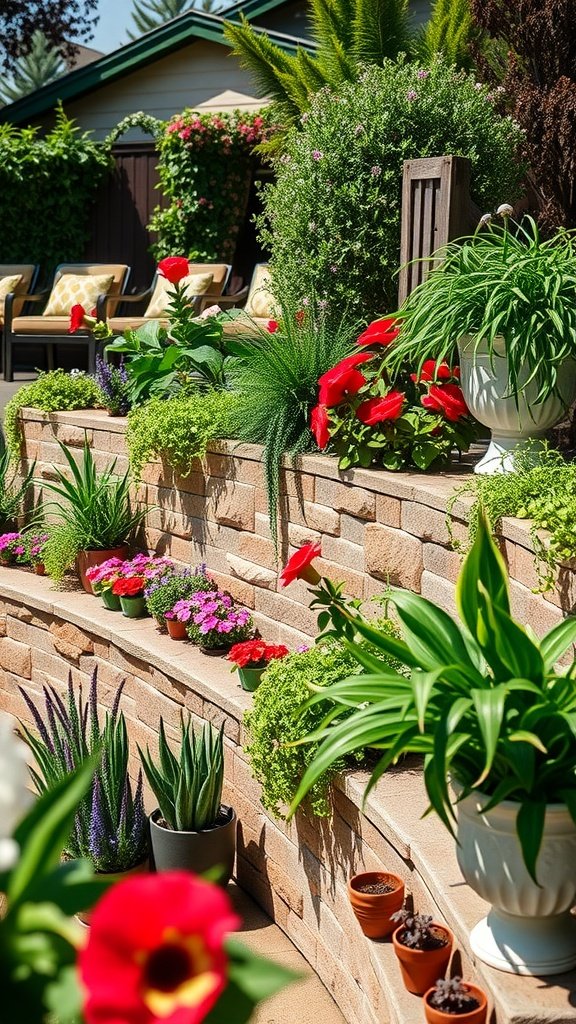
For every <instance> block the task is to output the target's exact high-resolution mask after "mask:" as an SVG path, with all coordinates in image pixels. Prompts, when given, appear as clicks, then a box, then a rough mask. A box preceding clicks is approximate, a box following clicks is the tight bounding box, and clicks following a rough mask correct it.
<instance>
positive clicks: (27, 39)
mask: <svg viewBox="0 0 576 1024" xmlns="http://www.w3.org/2000/svg"><path fill="white" fill-rule="evenodd" d="M97 7H98V0H1V2H0V64H2V65H3V66H4V68H5V69H12V68H14V66H15V61H16V60H17V59H18V58H19V57H22V56H25V55H26V54H28V53H30V50H31V49H32V40H33V36H34V33H35V32H36V31H38V32H41V33H42V35H43V36H44V38H45V39H46V42H47V43H48V44H49V45H50V46H53V47H54V48H55V49H56V50H57V51H58V53H59V54H60V56H61V57H64V58H72V57H73V56H74V53H75V48H74V43H73V42H71V40H73V39H75V40H77V41H78V42H84V41H87V40H89V39H91V38H92V35H93V34H94V26H95V24H96V21H97V20H98V19H97V17H96V10H97Z"/></svg>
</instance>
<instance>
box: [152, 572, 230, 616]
mask: <svg viewBox="0 0 576 1024" xmlns="http://www.w3.org/2000/svg"><path fill="white" fill-rule="evenodd" d="M203 568H204V567H203V566H197V567H196V569H177V570H175V571H174V572H170V571H168V572H167V573H166V575H165V576H161V577H160V579H154V580H151V582H150V583H149V584H148V586H147V587H146V590H145V592H144V596H145V597H146V609H147V611H148V613H149V614H150V615H152V617H153V618H155V619H162V618H163V617H164V616H165V615H166V612H170V611H172V609H173V607H174V605H175V604H176V602H177V601H181V600H182V599H183V598H186V597H190V595H191V594H198V593H199V592H200V591H209V590H217V586H216V583H215V582H214V580H213V579H211V578H210V576H208V575H207V574H206V573H205V572H203V571H202V570H203Z"/></svg>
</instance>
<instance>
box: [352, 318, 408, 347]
mask: <svg viewBox="0 0 576 1024" xmlns="http://www.w3.org/2000/svg"><path fill="white" fill-rule="evenodd" d="M397 323H398V321H397V320H396V319H395V317H393V316H389V317H385V318H384V319H383V320H374V322H373V323H371V324H370V325H369V326H368V327H367V328H366V330H365V331H363V333H362V334H361V335H360V337H359V338H357V339H356V344H357V345H391V344H392V342H393V341H394V340H395V339H396V338H397V337H398V335H399V334H400V328H399V327H396V324H397Z"/></svg>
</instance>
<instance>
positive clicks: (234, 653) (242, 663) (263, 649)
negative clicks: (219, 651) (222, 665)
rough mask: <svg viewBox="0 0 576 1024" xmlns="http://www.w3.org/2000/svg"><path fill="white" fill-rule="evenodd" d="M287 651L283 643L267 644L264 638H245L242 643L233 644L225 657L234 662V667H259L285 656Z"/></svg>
mask: <svg viewBox="0 0 576 1024" xmlns="http://www.w3.org/2000/svg"><path fill="white" fill-rule="evenodd" d="M289 653H290V652H289V650H288V648H287V647H285V646H284V644H267V643H266V641H265V640H246V641H245V642H244V643H241V644H234V646H233V647H231V648H230V651H229V653H228V655H227V657H228V661H233V662H234V665H235V667H236V668H246V667H247V666H248V665H250V666H251V667H252V668H260V667H264V666H265V665H268V664H269V662H271V661H274V660H276V659H278V658H285V657H286V655H287V654H289ZM232 671H234V669H232Z"/></svg>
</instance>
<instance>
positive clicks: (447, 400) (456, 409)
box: [420, 384, 469, 423]
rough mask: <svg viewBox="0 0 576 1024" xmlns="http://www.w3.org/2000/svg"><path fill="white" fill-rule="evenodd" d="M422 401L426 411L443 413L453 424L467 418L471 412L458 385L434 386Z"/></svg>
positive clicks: (423, 396)
mask: <svg viewBox="0 0 576 1024" xmlns="http://www.w3.org/2000/svg"><path fill="white" fill-rule="evenodd" d="M420 401H421V402H422V405H423V406H424V408H425V409H432V411H433V412H441V413H442V415H443V416H445V418H446V419H447V420H450V421H451V422H452V423H456V422H457V421H458V420H459V419H461V417H462V416H467V415H468V411H469V410H468V406H467V405H466V402H465V401H464V395H463V394H462V389H461V388H460V387H459V385H458V384H432V385H431V386H430V388H429V389H428V394H427V395H422V398H421V399H420Z"/></svg>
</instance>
